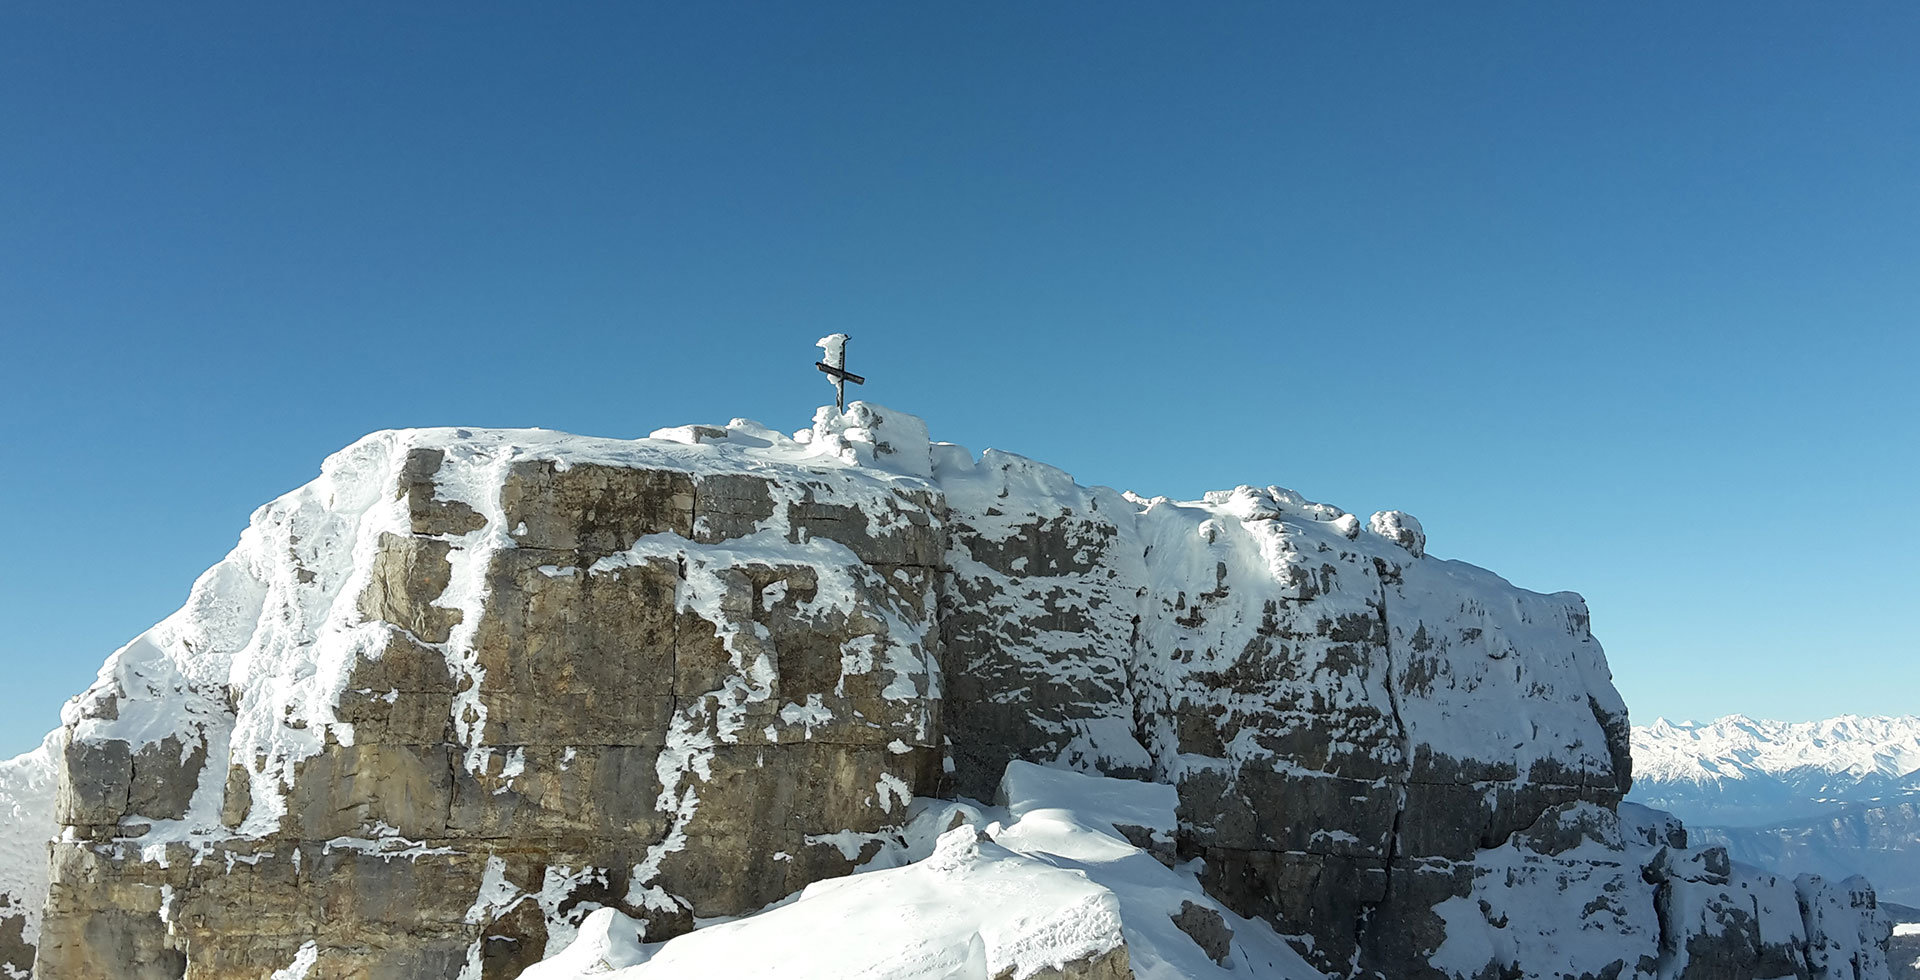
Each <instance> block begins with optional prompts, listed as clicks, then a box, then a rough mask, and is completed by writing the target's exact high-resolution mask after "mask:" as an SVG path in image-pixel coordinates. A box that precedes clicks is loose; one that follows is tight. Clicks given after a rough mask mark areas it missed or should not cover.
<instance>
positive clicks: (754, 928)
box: [522, 762, 1321, 980]
mask: <svg viewBox="0 0 1920 980" xmlns="http://www.w3.org/2000/svg"><path fill="white" fill-rule="evenodd" d="M1000 789H1001V796H1002V798H1003V800H1002V805H1000V806H987V805H984V804H978V803H974V802H969V801H960V802H956V801H951V800H933V799H925V798H920V799H916V800H914V801H913V804H912V813H913V819H912V821H911V822H910V823H909V824H908V826H907V828H906V830H905V831H904V833H903V834H902V835H901V836H900V837H899V838H898V839H896V840H893V841H889V842H888V846H887V847H886V848H885V849H884V850H882V851H881V853H880V855H879V856H877V857H875V858H874V859H873V860H872V861H871V862H869V864H868V865H867V866H866V868H865V869H864V870H863V871H862V872H860V873H857V874H854V875H851V876H849V877H846V878H836V879H832V880H829V881H823V882H819V883H816V884H814V885H812V886H810V887H808V888H806V889H805V890H803V891H801V892H800V893H799V894H797V895H794V896H792V897H790V898H788V899H787V900H785V901H782V902H780V903H777V904H776V905H774V906H773V907H771V908H768V909H766V910H763V911H761V912H759V913H757V914H755V915H750V916H745V917H742V918H739V919H735V920H733V921H731V922H724V923H718V924H710V925H707V926H706V927H705V928H702V929H699V930H697V931H695V932H692V933H689V934H687V935H684V936H680V937H677V938H675V939H671V940H668V941H666V942H662V943H646V942H645V941H644V937H643V936H642V935H641V931H642V928H641V924H640V923H638V922H636V921H635V920H633V919H630V918H628V917H627V916H624V915H622V914H620V913H619V912H617V911H615V910H613V909H599V910H597V911H595V912H593V913H591V914H590V915H589V916H588V917H587V919H586V921H585V922H584V923H583V924H582V926H581V929H580V933H579V936H578V937H577V938H576V939H575V940H574V941H573V944H572V945H570V946H568V947H567V948H566V949H564V950H562V951H561V952H560V953H559V954H558V955H556V956H553V957H551V958H550V959H548V960H546V961H544V962H542V963H539V964H537V965H536V966H534V967H533V968H532V969H529V970H528V971H527V972H526V973H524V974H522V977H523V980H568V978H573V977H596V978H602V980H682V978H685V980H694V978H701V980H704V978H712V977H729V978H739V980H755V978H768V980H772V978H779V980H809V978H818V980H882V978H886V980H922V978H924V980H948V978H953V980H958V978H969V980H971V978H985V977H1000V976H1003V975H1008V974H1011V976H1012V977H1013V978H1014V980H1021V978H1025V977H1029V976H1032V975H1034V974H1035V973H1037V972H1040V971H1042V970H1046V969H1049V968H1058V967H1060V966H1062V965H1065V964H1068V963H1072V962H1075V961H1085V960H1089V959H1095V958H1098V957H1099V956H1101V955H1103V954H1108V953H1110V952H1111V951H1113V950H1115V949H1117V948H1118V947H1120V946H1121V945H1122V944H1123V943H1124V945H1125V947H1126V955H1127V956H1128V958H1129V961H1130V963H1131V967H1132V970H1133V975H1134V976H1135V977H1138V978H1140V980H1179V978H1198V980H1206V978H1224V977H1262V978H1272V980H1319V978H1320V977H1321V974H1320V973H1319V972H1317V971H1315V970H1314V969H1313V968H1312V967H1310V966H1308V965H1307V964H1306V962H1305V961H1303V960H1301V959H1300V957H1299V956H1298V955H1297V954H1295V953H1294V952H1293V950H1292V949H1291V948H1290V947H1288V946H1287V945H1286V943H1285V942H1283V941H1282V940H1281V939H1280V937H1279V936H1277V935H1276V934H1274V932H1273V930H1272V929H1271V928H1270V927H1268V926H1267V925H1266V924H1265V923H1262V922H1255V921H1249V920H1246V919H1242V918H1240V917H1239V916H1236V915H1234V914H1233V913H1231V912H1228V911H1226V910H1225V909H1223V908H1221V907H1220V906H1219V905H1218V904H1217V903H1215V902H1214V901H1213V900H1212V899H1210V898H1208V897H1207V896H1206V894H1205V893H1204V892H1203V891H1202V890H1201V888H1200V884H1199V881H1198V880H1197V879H1196V878H1195V877H1194V875H1193V873H1192V869H1190V868H1183V867H1168V866H1167V865H1166V864H1165V863H1163V862H1162V861H1161V860H1159V859H1158V858H1156V857H1155V856H1154V854H1152V853H1149V852H1148V851H1146V850H1142V849H1141V848H1139V847H1136V846H1134V845H1133V844H1132V843H1129V842H1128V838H1127V835H1126V833H1125V832H1123V831H1121V830H1119V829H1117V828H1118V827H1129V828H1136V829H1137V830H1136V832H1137V831H1145V832H1146V834H1147V835H1149V836H1158V837H1166V836H1167V835H1170V834H1171V833H1172V830H1173V827H1174V810H1173V808H1174V803H1175V799H1174V793H1173V788H1172V787H1170V786H1165V785H1161V784H1157V783H1144V782H1137V781H1133V780H1124V779H1110V778H1106V777H1101V776H1090V775H1085V774H1081V773H1075V772H1067V771H1065V770H1056V769H1045V768H1042V767H1039V766H1035V765H1031V764H1028V763H1024V762H1016V763H1013V764H1012V765H1010V766H1009V767H1008V768H1007V774H1006V777H1005V779H1003V780H1002V782H1001V787H1000ZM1187 906H1195V907H1198V908H1199V909H1204V910H1208V911H1210V912H1212V913H1213V914H1215V915H1217V916H1219V921H1220V922H1221V923H1223V924H1224V925H1225V926H1226V927H1227V928H1228V929H1231V930H1232V933H1231V937H1232V938H1231V940H1230V941H1228V943H1227V946H1228V948H1227V951H1226V953H1225V956H1224V957H1223V962H1215V961H1214V960H1212V959H1210V958H1209V957H1208V955H1207V953H1206V951H1204V950H1203V949H1202V948H1201V947H1200V944H1199V942H1198V941H1196V940H1195V939H1194V938H1193V937H1192V936H1189V935H1188V934H1187V933H1185V932H1183V931H1181V929H1180V928H1179V926H1178V925H1176V924H1175V917H1176V916H1180V915H1181V914H1182V913H1183V911H1186V910H1187ZM1192 914H1193V913H1191V912H1189V916H1190V917H1191V916H1192ZM1204 914H1205V913H1201V915H1202V916H1204Z"/></svg>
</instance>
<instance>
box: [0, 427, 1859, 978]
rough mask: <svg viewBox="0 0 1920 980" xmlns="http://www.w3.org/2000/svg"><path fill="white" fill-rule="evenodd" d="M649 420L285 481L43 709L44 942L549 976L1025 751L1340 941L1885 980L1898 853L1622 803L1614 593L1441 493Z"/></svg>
mask: <svg viewBox="0 0 1920 980" xmlns="http://www.w3.org/2000/svg"><path fill="white" fill-rule="evenodd" d="M655 436H656V438H654V439H649V440H638V441H613V440H592V439H581V438H577V437H571V436H561V435H558V434H553V433H543V432H539V431H506V432H503V431H467V430H450V429H443V430H410V431H406V432H393V433H382V434H378V435H375V436H371V437H369V438H368V439H366V440H363V441H362V442H360V443H358V444H356V445H355V446H354V447H351V448H349V449H348V450H345V451H343V452H342V453H340V454H337V455H336V456H335V457H333V458H332V459H330V460H329V461H328V464H327V466H326V468H325V470H324V471H323V475H322V477H321V479H320V480H318V481H316V482H315V483H313V484H311V485H309V486H308V487H305V488H302V489H301V490H299V491H296V492H294V493H292V494H289V495H288V496H287V497H284V498H282V499H281V500H279V501H276V502H275V503H273V504H271V505H269V506H267V507H265V508H262V509H261V511H259V512H258V513H256V514H255V515H254V519H253V522H252V524H251V526H250V527H249V529H248V531H247V532H246V535H245V536H244V537H243V539H242V542H241V545H240V547H238V548H237V549H236V550H235V551H234V553H233V554H232V555H230V556H229V557H228V558H227V559H226V560H225V561H223V562H222V563H221V564H220V565H219V566H216V567H215V568H214V569H213V570H211V571H209V572H208V573H207V574H206V575H205V576H204V577H203V578H202V579H201V581H200V582H199V583H198V584H197V585H196V586H195V589H194V592H193V595H192V598H191V599H190V601H189V604H188V606H187V608H185V609H183V610H182V611H181V612H180V613H179V614H176V615H175V616H174V617H171V618H169V619H168V620H167V621H166V622H163V623H162V624H160V625H159V626H156V627H155V628H154V629H153V630H150V631H149V632H148V633H146V634H143V635H142V636H141V637H140V638H138V639H136V640H135V641H134V642H133V643H131V644H129V645H128V646H127V647H126V648H124V649H122V650H121V651H119V652H118V653H116V654H115V655H114V656H113V658H111V659H110V660H109V661H108V663H107V665H106V666H105V667H104V668H103V669H102V671H101V675H100V679H99V681H98V682H96V684H95V685H94V686H93V687H92V688H91V689H90V690H89V691H88V692H87V693H86V694H85V695H83V696H81V697H80V698H78V699H76V700H75V702H73V703H72V704H71V705H70V706H69V708H68V711H67V715H66V719H65V720H66V725H65V728H64V730H63V732H62V733H60V734H59V736H58V737H57V738H56V739H55V740H54V742H53V743H51V744H50V750H51V752H52V757H53V758H52V766H53V768H54V769H55V770H57V772H58V776H59V786H58V793H57V795H56V797H55V798H54V799H53V800H52V803H51V810H52V812H51V813H50V814H48V815H47V817H46V820H47V824H48V827H47V830H48V832H49V833H51V834H53V835H55V836H57V840H56V841H55V843H54V844H53V845H52V847H51V862H50V865H49V866H48V869H47V875H46V877H45V878H43V879H42V880H43V881H45V882H46V884H47V888H48V891H47V899H46V904H45V910H44V915H43V916H41V917H40V918H39V919H37V920H34V921H32V922H30V925H31V926H32V927H33V928H32V930H31V932H30V934H29V933H27V932H23V938H22V939H21V940H19V941H17V942H16V944H17V945H23V946H30V945H37V947H38V965H37V967H36V970H37V974H38V975H39V976H41V977H42V978H43V980H54V978H69V977H71V978H80V977H160V978H178V977H191V978H209V980H211V978H228V977H248V978H255V977H264V976H266V975H268V974H270V973H272V972H273V971H275V970H279V969H282V968H285V967H287V966H288V965H289V964H291V963H295V962H299V961H302V959H303V958H304V962H305V963H307V964H310V967H311V968H310V969H309V971H308V972H307V973H306V976H307V977H309V978H311V980H321V978H334V977H368V978H373V977H448V978H452V977H460V978H481V977H486V978H493V977H499V978H507V977H512V976H515V975H517V974H518V972H519V971H520V970H521V969H522V968H524V967H525V966H526V965H527V964H529V963H531V962H533V961H535V960H538V959H540V958H541V957H542V956H543V955H546V954H548V953H551V952H553V951H557V950H558V949H559V948H561V947H562V946H564V945H565V943H566V942H567V940H568V939H569V938H571V936H572V934H573V931H574V930H575V929H576V928H577V927H578V925H579V924H580V922H581V921H582V920H583V919H584V918H585V917H586V916H587V915H588V914H589V913H590V912H592V911H594V910H595V909H598V908H602V907H613V908H618V909H620V910H621V911H623V912H625V913H626V914H628V915H632V916H635V917H637V918H640V919H642V920H643V921H644V922H645V923H646V924H647V934H646V935H647V938H649V939H658V938H664V937H666V936H670V935H674V934H676V933H679V932H684V931H686V930H688V929H690V928H692V927H693V925H694V922H695V920H696V919H697V918H706V917H714V916H726V915H737V914H741V913H745V912H749V911H752V910H754V909H758V908H760V907H762V906H765V905H767V904H768V903H770V902H773V901H775V900H777V899H779V898H781V897H783V896H786V895H788V894H790V893H792V892H794V891H796V890H797V889H799V888H801V887H802V886H804V885H806V884H808V883H810V882H813V881H817V880H820V879H823V878H827V877H832V876H836V875H842V874H846V873H847V872H849V871H850V870H851V869H852V868H853V867H855V865H856V864H857V863H858V862H859V861H860V860H861V859H862V858H863V857H864V856H867V855H870V854H871V853H872V848H874V847H877V846H878V842H879V841H880V840H881V839H882V838H883V837H884V836H885V834H886V833H887V832H888V831H889V830H890V829H891V828H893V827H895V826H896V825H897V824H899V823H900V822H901V821H902V820H903V819H904V814H905V805H906V803H907V801H908V800H909V799H910V798H911V797H913V796H915V795H921V796H935V795H952V794H960V795H969V796H973V797H976V798H986V797H987V796H989V795H990V794H991V793H992V791H993V787H994V785H995V784H996V783H997V782H998V780H999V779H1000V776H1001V773H1002V771H1003V770H1004V769H1005V768H1006V764H1007V763H1008V762H1009V761H1010V760H1014V759H1022V760H1027V761H1033V762H1039V763H1042V764H1048V765H1056V766H1065V767H1071V768H1078V769H1083V770H1088V771H1096V772H1102V773H1106V774H1110V775H1119V776H1126V777H1132V778H1140V779H1150V780H1156V781H1161V782H1165V783H1169V784H1171V785H1173V786H1174V787H1175V788H1176V790H1177V792H1178V796H1179V822H1180V827H1179V840H1178V848H1179V850H1180V852H1181V854H1182V855H1183V856H1185V857H1198V858H1201V859H1203V860H1204V865H1203V867H1204V872H1203V880H1204V882H1205V883H1206V885H1207V887H1208V889H1209V891H1210V892H1212V893H1213V894H1214V895H1215V896H1217V897H1218V898H1219V899H1220V900H1221V901H1222V902H1224V903H1226V904H1227V905H1229V906H1230V907H1232V908H1233V909H1235V910H1236V911H1238V912H1240V913H1241V914H1243V915H1250V916H1260V917H1264V918H1266V919H1268V920H1269V921H1271V922H1272V923H1273V924H1274V925H1275V927H1276V928H1277V929H1278V930H1279V931H1280V932H1282V933H1284V934H1287V935H1289V936H1292V937H1293V943H1294V945H1295V946H1296V948H1298V949H1299V951H1300V952H1301V954H1302V955H1303V956H1305V957H1307V959H1308V960H1310V961H1311V962H1312V963H1314V964H1315V965H1316V966H1317V967H1318V968H1319V969H1321V970H1324V971H1325V972H1327V973H1328V974H1329V975H1337V976H1347V975H1356V976H1360V975H1364V976H1382V977H1396V978H1397V977H1428V976H1432V977H1441V976H1457V977H1482V976H1484V977H1495V976H1499V977H1522V976H1542V977H1546V976H1562V975H1565V976H1581V975H1586V976H1594V977H1629V976H1644V977H1654V976H1661V977H1668V976H1680V977H1699V978H1704V977H1755V978H1757V977H1763V976H1764V977H1777V976H1799V977H1809V978H1812V977H1828V976H1834V977H1839V976H1850V977H1851V976H1855V975H1856V972H1857V973H1858V975H1859V976H1876V975H1882V974H1883V973H1884V962H1883V961H1882V960H1876V959H1875V957H1876V956H1877V955H1879V950H1880V947H1881V946H1882V945H1883V944H1884V941H1885V936H1884V930H1883V929H1882V927H1881V926H1880V925H1879V923H1878V919H1877V918H1876V917H1875V915H1874V913H1873V909H1872V905H1873V899H1872V895H1871V892H1870V890H1865V889H1864V886H1863V885H1860V886H1853V885H1850V886H1847V887H1838V888H1836V887H1834V886H1829V885H1826V884H1824V883H1821V882H1819V881H1818V880H1812V881H1801V882H1788V881H1784V880H1782V879H1778V878H1774V877H1772V876H1766V875H1759V874H1754V873H1749V872H1747V871H1745V870H1743V869H1736V868H1730V867H1727V866H1726V862H1725V860H1724V852H1717V851H1714V850H1711V849H1707V850H1700V849H1688V848H1686V846H1685V841H1684V833H1683V832H1682V831H1680V830H1679V829H1678V827H1677V825H1670V824H1668V823H1666V822H1664V821H1663V820H1661V819H1660V818H1659V817H1657V816H1653V815H1649V814H1647V813H1646V812H1645V811H1639V810H1638V809H1637V808H1633V807H1630V806H1629V807H1627V808H1626V815H1625V816H1624V817H1623V815H1622V808H1621V805H1620V797H1621V795H1622V793H1623V792H1624V791H1625V789H1626V787H1627V785H1628V782H1629V780H1630V774H1629V772H1628V766H1629V763H1628V758H1629V757H1628V754H1627V720H1626V709H1625V706H1624V705H1623V704H1621V702H1620V699H1619V697H1618V695H1617V694H1616V693H1615V692H1614V690H1613V687H1612V684H1611V682H1610V680H1609V676H1608V672H1607V669H1606V665H1605V661H1604V657H1603V656H1602V654H1601V651H1600V648H1599V646H1598V644H1597V643H1595V642H1594V640H1593V638H1592V636H1591V635H1590V633H1589V632H1588V619H1587V612H1586V609H1585V606H1584V604H1583V603H1582V602H1581V600H1580V599H1579V597H1578V596H1574V595H1572V594H1570V593H1562V594H1559V595H1552V596H1548V595H1539V594H1536V593H1531V592H1526V591H1524V590H1520V589H1516V588H1514V587H1512V586H1510V585H1508V584H1507V583H1506V582H1504V581H1502V580H1500V579H1499V578H1497V577H1496V576H1494V575H1492V574H1490V573H1488V572H1486V571H1483V570H1481V569H1477V568H1474V567H1472V566H1469V565H1464V564H1462V563H1458V562H1447V561H1441V560H1438V559H1434V558H1430V557H1427V556H1426V555H1425V540H1424V536H1423V532H1422V530H1421V528H1420V526H1419V524H1418V522H1416V521H1414V520H1412V519H1411V518H1409V517H1407V516H1406V515H1402V514H1397V513H1391V512H1390V513H1385V514H1378V515H1375V516H1374V517H1373V519H1372V520H1370V521H1365V522H1363V521H1361V520H1360V519H1359V518H1357V517H1356V516H1354V515H1350V514H1346V513H1344V512H1342V511H1340V510H1338V509H1337V508H1333V507H1329V506H1326V505H1322V504H1316V503H1312V502H1310V501H1307V500H1305V499H1303V498H1301V497H1299V496H1298V495H1297V494H1293V493H1291V492H1289V491H1285V490H1282V489H1279V488H1267V489H1264V490H1262V489H1254V488H1241V489H1239V490H1235V491H1232V492H1227V493H1221V494H1214V495H1209V497H1208V498H1207V499H1206V500H1203V501H1196V502H1175V501H1169V500H1165V499H1160V498H1155V499H1143V498H1139V497H1135V496H1132V495H1123V494H1119V493H1116V492H1113V491H1110V490H1105V489H1090V488H1086V487H1081V486H1079V485H1078V484H1076V483H1074V482H1073V481H1072V479H1071V478H1069V477H1068V476H1067V475H1066V474H1064V473H1061V472H1060V471H1058V470H1055V469H1052V468H1050V467H1046V466H1044V465H1041V464H1037V463H1034V462H1032V461H1030V460H1026V459H1023V458H1021V457H1017V456H1012V455H1009V454H1004V453H995V452H988V453H987V454H986V455H984V456H982V457H980V458H979V459H977V460H976V459H975V458H974V457H973V456H972V455H971V454H969V453H967V452H966V451H965V450H963V449H960V448H959V447H952V446H945V445H934V446H929V444H928V442H927V439H926V433H925V429H924V427H923V426H922V425H921V424H920V423H919V422H918V420H916V419H913V418H912V417H911V416H903V415H897V414H895V413H891V412H888V411H887V410H885V409H879V408H877V407H873V406H867V405H862V404H860V403H855V405H854V406H852V407H851V408H850V409H849V410H848V412H847V413H845V414H844V415H839V414H835V413H832V412H830V411H828V410H823V412H822V415H821V417H820V418H819V420H818V421H817V423H816V425H815V427H814V429H813V430H811V431H809V432H806V433H802V434H800V436H798V437H796V438H791V439H790V438H788V437H786V436H784V435H781V434H779V433H775V432H772V431H769V430H766V429H764V428H761V427H759V426H756V425H753V424H752V423H745V422H738V421H737V422H735V423H734V424H733V425H731V426H728V427H725V428H720V427H701V426H695V427H686V428H683V429H678V430H667V431H663V432H660V433H656V434H655ZM42 839H44V838H42ZM0 884H5V882H3V881H0ZM17 893H19V892H18V890H17V889H16V890H15V892H13V893H10V894H17ZM3 921H4V915H0V922H3ZM1875 930H1881V934H1879V935H1876V934H1875ZM29 938H30V939H31V941H29ZM5 939H6V935H5V933H4V932H0V941H4V940H5ZM0 952H4V950H0ZM1849 971H1856V972H1849Z"/></svg>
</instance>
